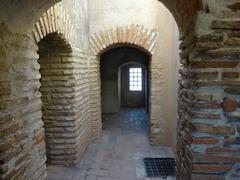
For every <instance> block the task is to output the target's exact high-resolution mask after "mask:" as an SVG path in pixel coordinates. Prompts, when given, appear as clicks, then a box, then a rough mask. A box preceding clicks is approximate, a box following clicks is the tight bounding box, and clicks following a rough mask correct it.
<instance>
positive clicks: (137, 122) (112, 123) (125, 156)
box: [48, 109, 175, 180]
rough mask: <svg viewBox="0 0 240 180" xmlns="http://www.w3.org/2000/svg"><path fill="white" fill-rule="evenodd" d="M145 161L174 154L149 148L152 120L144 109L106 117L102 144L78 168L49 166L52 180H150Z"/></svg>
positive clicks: (93, 147) (123, 111)
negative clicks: (149, 122)
mask: <svg viewBox="0 0 240 180" xmlns="http://www.w3.org/2000/svg"><path fill="white" fill-rule="evenodd" d="M144 157H174V153H173V152H172V151H171V149H169V148H167V147H154V146H151V145H150V144H149V141H148V116H147V115H146V113H145V111H144V110H143V109H124V110H122V111H121V112H120V113H118V114H111V115H107V116H105V117H104V121H103V138H102V142H101V143H100V144H93V145H91V146H90V147H89V148H88V150H87V152H86V153H85V155H84V157H83V159H82V160H81V161H80V162H79V163H78V164H77V165H76V166H75V167H62V166H48V179H49V180H148V179H149V180H150V178H146V177H145V176H146V174H145V169H144V165H143V158H144ZM152 179H153V180H156V179H168V180H173V179H175V178H174V177H167V178H152Z"/></svg>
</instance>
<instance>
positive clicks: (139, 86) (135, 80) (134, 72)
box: [128, 67, 143, 92]
mask: <svg viewBox="0 0 240 180" xmlns="http://www.w3.org/2000/svg"><path fill="white" fill-rule="evenodd" d="M128 90H129V91H131V92H142V91H143V68H142V67H130V68H129V69H128Z"/></svg>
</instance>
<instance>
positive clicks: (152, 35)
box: [89, 24, 157, 56]
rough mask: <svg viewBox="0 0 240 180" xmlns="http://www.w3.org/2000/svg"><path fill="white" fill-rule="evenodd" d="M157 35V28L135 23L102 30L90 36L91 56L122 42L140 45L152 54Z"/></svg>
mask: <svg viewBox="0 0 240 180" xmlns="http://www.w3.org/2000/svg"><path fill="white" fill-rule="evenodd" d="M156 37H157V31H156V30H154V29H147V28H145V27H144V26H140V25H135V24H132V25H130V26H119V27H117V28H115V29H108V30H105V31H101V32H99V33H95V34H93V35H92V37H91V38H90V47H89V49H90V56H98V55H99V54H101V53H103V52H104V51H106V50H107V49H109V48H112V47H114V46H118V45H121V44H128V45H130V46H131V45H133V46H137V47H140V48H142V49H143V50H145V51H147V52H148V53H149V54H151V55H152V54H153V52H154V47H155V41H156Z"/></svg>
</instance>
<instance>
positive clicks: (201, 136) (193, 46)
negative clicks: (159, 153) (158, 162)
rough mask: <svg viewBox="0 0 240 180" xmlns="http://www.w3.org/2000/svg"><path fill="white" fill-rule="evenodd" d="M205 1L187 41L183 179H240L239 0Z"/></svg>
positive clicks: (181, 144) (182, 106)
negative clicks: (194, 32)
mask: <svg viewBox="0 0 240 180" xmlns="http://www.w3.org/2000/svg"><path fill="white" fill-rule="evenodd" d="M207 3H208V2H207ZM217 3H220V4H221V8H219V9H216V7H218V4H217ZM205 5H206V7H207V9H206V12H201V13H199V15H198V17H197V22H196V23H197V25H196V27H197V28H198V29H196V34H195V36H191V35H187V36H185V37H184V38H183V42H182V45H181V49H182V53H181V63H182V64H183V66H184V68H183V69H182V70H181V71H180V73H181V76H182V79H181V80H180V89H179V116H180V119H179V121H178V144H177V174H178V175H177V178H178V179H184V180H186V179H199V180H201V179H204V180H205V179H217V180H221V179H223V180H224V179H231V180H232V179H239V177H240V174H239V168H240V166H239V158H240V156H239V150H240V146H239V138H240V136H239V127H240V123H239V122H238V121H239V119H240V109H239V107H240V101H239V100H240V96H239V89H240V78H239V73H240V60H239V59H240V51H239V45H240V44H239V38H240V36H239V32H240V31H239V30H240V28H239V27H240V24H239V20H236V18H237V17H239V3H237V2H236V1H235V3H234V1H231V2H230V1H229V2H227V1H221V2H215V3H214V2H211V3H209V4H205ZM213 10H215V11H213ZM202 22H205V24H207V26H205V29H204V27H203V26H202V27H200V26H201V25H202V24H198V23H202Z"/></svg>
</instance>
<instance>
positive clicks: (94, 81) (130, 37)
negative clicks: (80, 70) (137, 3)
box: [89, 24, 157, 141]
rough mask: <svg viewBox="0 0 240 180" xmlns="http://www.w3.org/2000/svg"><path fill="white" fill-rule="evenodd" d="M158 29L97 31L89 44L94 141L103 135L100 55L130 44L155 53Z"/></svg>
mask: <svg viewBox="0 0 240 180" xmlns="http://www.w3.org/2000/svg"><path fill="white" fill-rule="evenodd" d="M156 39H157V30H155V29H147V28H145V27H144V26H140V25H134V24H132V25H129V26H119V27H116V28H115V29H107V30H105V31H101V32H99V33H95V34H93V35H92V37H91V38H90V42H89V43H90V44H89V63H90V67H89V79H90V81H89V90H90V101H91V103H90V104H91V127H92V128H91V129H92V138H93V141H99V140H100V138H101V135H102V122H101V84H100V83H101V82H100V81H101V80H100V60H99V58H100V55H101V54H102V53H103V52H105V51H107V50H109V49H112V48H114V47H118V46H123V45H128V46H133V47H137V48H138V49H140V50H142V51H145V52H146V53H147V54H149V55H150V56H152V55H153V53H154V49H155V42H156Z"/></svg>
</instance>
